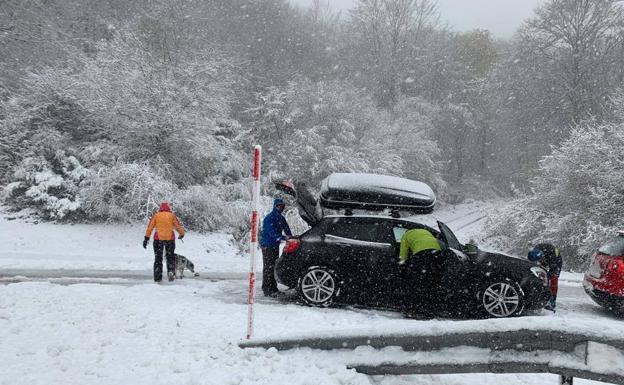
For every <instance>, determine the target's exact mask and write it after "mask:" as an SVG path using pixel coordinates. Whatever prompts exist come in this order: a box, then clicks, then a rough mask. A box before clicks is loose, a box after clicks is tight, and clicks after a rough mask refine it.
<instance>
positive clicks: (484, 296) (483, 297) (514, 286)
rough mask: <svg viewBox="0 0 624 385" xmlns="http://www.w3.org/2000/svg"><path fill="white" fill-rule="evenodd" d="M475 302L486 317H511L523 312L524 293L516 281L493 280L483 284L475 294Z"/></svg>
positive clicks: (505, 279) (507, 279) (506, 279)
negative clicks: (476, 301)
mask: <svg viewBox="0 0 624 385" xmlns="http://www.w3.org/2000/svg"><path fill="white" fill-rule="evenodd" d="M477 300H478V301H479V304H478V306H479V308H480V310H481V312H482V314H483V315H484V316H486V317H495V318H505V317H513V316H517V315H520V314H522V312H523V311H524V291H523V290H522V288H521V287H520V285H519V284H518V283H517V282H516V281H514V280H511V279H509V278H500V279H494V280H490V281H488V282H486V283H485V284H483V285H482V286H481V288H480V289H479V292H478V293H477Z"/></svg>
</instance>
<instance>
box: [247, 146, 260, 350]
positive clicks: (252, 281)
mask: <svg viewBox="0 0 624 385" xmlns="http://www.w3.org/2000/svg"><path fill="white" fill-rule="evenodd" d="M261 162H262V147H260V146H256V147H255V148H254V158H253V164H254V166H253V188H252V212H251V244H250V245H249V291H248V293H247V306H248V308H247V339H251V336H252V334H253V321H254V309H253V305H254V298H255V296H256V251H257V250H258V221H259V218H258V210H259V209H260V171H261Z"/></svg>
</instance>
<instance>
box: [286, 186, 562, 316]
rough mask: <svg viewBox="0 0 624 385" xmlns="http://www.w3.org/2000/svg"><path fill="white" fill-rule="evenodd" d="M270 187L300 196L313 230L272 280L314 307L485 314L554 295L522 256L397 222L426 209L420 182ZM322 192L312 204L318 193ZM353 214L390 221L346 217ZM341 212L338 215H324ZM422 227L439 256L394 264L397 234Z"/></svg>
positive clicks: (289, 246) (431, 202)
mask: <svg viewBox="0 0 624 385" xmlns="http://www.w3.org/2000/svg"><path fill="white" fill-rule="evenodd" d="M276 187H277V188H278V189H280V190H282V191H285V192H287V193H288V194H291V195H293V196H294V197H295V198H296V201H297V206H298V208H299V213H300V214H301V217H302V218H303V219H304V220H305V221H306V222H307V223H308V224H309V225H310V226H311V229H310V230H309V231H307V232H306V233H304V234H303V235H301V236H300V237H299V238H298V239H290V240H289V241H288V242H287V243H286V246H285V247H284V249H283V251H282V255H281V257H280V258H279V260H278V261H277V265H276V267H275V275H276V279H277V281H278V282H280V283H282V284H284V285H286V286H288V287H290V288H296V289H297V291H298V293H299V296H300V297H301V299H302V300H303V301H304V302H305V303H307V304H309V305H313V306H328V305H330V304H332V303H334V302H343V303H356V304H362V305H369V306H379V307H391V308H396V309H400V310H405V311H409V312H423V313H431V312H437V311H444V312H450V313H451V314H456V315H462V314H472V313H477V314H480V315H483V316H490V317H508V316H514V315H520V314H522V313H523V312H524V311H525V310H528V309H541V308H542V307H544V306H545V305H546V303H547V301H548V300H549V298H550V288H549V287H548V278H547V275H546V271H545V270H543V269H542V268H540V267H537V266H534V265H533V264H531V263H530V262H528V261H526V260H520V259H517V258H513V257H509V256H505V255H502V254H498V253H490V252H485V251H482V250H479V249H478V248H477V247H476V246H473V245H462V244H460V243H459V241H458V240H457V238H456V237H455V235H454V234H453V232H452V231H451V230H450V229H449V228H448V227H447V226H446V225H444V224H442V223H440V222H438V223H437V226H438V229H433V228H431V227H428V226H427V225H425V224H422V223H419V222H416V221H410V220H406V219H401V218H399V216H400V215H399V214H400V212H408V213H410V214H423V213H430V212H431V211H432V210H433V208H434V206H435V203H436V197H435V194H434V193H433V191H432V190H431V188H430V187H429V186H428V185H426V184H425V183H422V182H418V181H413V180H409V179H405V178H397V177H391V176H385V175H375V174H332V175H330V176H329V177H328V178H326V179H325V180H324V181H323V183H322V185H321V189H320V192H319V194H318V195H316V194H314V193H313V192H312V191H311V190H310V189H309V188H308V187H307V186H306V185H305V184H304V183H297V182H291V181H281V182H277V183H276ZM316 196H318V198H317V197H316ZM355 209H365V210H368V211H385V212H387V214H390V215H364V216H362V215H352V214H353V213H352V211H353V210H355ZM328 210H345V214H344V215H326V214H327V211H328ZM413 228H424V229H427V230H429V231H430V232H431V233H432V234H434V235H435V236H436V237H437V238H438V240H439V241H440V243H441V244H442V245H444V249H443V250H442V252H440V253H437V254H436V255H423V256H421V255H416V256H414V257H412V258H411V259H410V260H409V261H408V263H406V264H404V265H399V247H400V240H401V237H402V236H403V234H404V233H405V232H406V231H407V230H409V229H413Z"/></svg>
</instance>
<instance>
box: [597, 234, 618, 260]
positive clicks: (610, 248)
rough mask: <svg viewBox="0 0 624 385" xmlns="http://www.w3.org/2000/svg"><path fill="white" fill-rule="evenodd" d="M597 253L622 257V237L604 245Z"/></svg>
mask: <svg viewBox="0 0 624 385" xmlns="http://www.w3.org/2000/svg"><path fill="white" fill-rule="evenodd" d="M598 251H599V252H600V253H601V254H605V255H611V256H614V257H615V256H622V255H624V235H618V236H617V237H615V238H613V239H612V240H611V241H609V242H608V243H607V244H606V245H604V246H602V247H601V248H600V249H598Z"/></svg>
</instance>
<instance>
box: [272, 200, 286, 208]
mask: <svg viewBox="0 0 624 385" xmlns="http://www.w3.org/2000/svg"><path fill="white" fill-rule="evenodd" d="M279 205H284V206H285V205H286V203H284V200H283V199H280V198H275V200H274V201H273V208H276V207H277V206H279Z"/></svg>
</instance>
